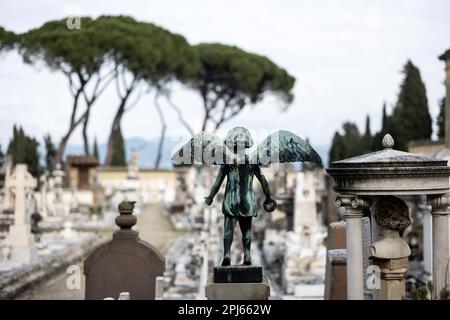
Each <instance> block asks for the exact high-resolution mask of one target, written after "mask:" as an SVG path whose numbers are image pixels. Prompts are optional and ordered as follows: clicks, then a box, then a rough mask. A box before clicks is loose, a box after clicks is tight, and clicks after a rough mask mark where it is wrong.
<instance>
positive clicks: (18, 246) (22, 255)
mask: <svg viewBox="0 0 450 320" xmlns="http://www.w3.org/2000/svg"><path fill="white" fill-rule="evenodd" d="M36 186H37V183H36V179H34V178H33V177H32V176H31V174H30V173H28V171H27V165H26V164H17V165H16V168H15V170H14V173H13V174H12V176H11V188H12V192H13V194H14V224H13V225H12V226H11V227H10V229H9V233H8V236H7V238H6V243H7V245H8V246H9V247H10V248H11V254H10V259H11V260H12V261H14V262H22V263H29V262H31V261H32V260H34V259H35V258H36V248H35V247H34V241H33V236H32V234H31V225H30V221H29V217H28V216H27V208H26V207H27V194H28V193H30V192H32V191H33V189H34V188H36Z"/></svg>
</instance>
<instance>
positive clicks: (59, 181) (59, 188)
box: [52, 163, 66, 216]
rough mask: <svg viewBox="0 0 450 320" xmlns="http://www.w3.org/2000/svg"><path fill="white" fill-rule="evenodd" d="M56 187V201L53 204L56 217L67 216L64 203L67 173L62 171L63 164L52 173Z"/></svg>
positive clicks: (58, 165) (57, 166)
mask: <svg viewBox="0 0 450 320" xmlns="http://www.w3.org/2000/svg"><path fill="white" fill-rule="evenodd" d="M52 175H53V179H54V187H55V201H54V204H53V208H54V214H56V216H63V215H65V208H64V201H63V192H64V190H63V185H64V176H65V175H66V174H65V172H64V171H63V170H62V169H61V164H60V163H58V164H57V165H56V168H55V170H54V171H53V172H52Z"/></svg>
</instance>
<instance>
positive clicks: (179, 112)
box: [166, 96, 195, 137]
mask: <svg viewBox="0 0 450 320" xmlns="http://www.w3.org/2000/svg"><path fill="white" fill-rule="evenodd" d="M166 99H167V101H168V102H169V105H170V106H171V107H172V108H173V109H174V110H175V112H176V113H177V116H178V120H179V121H180V122H181V124H182V125H183V126H184V127H185V128H186V130H187V131H189V134H190V135H191V137H193V136H194V135H195V133H194V130H192V127H191V126H190V125H189V123H187V121H186V120H185V119H184V117H183V113H182V112H181V110H180V108H178V106H177V105H175V104H174V103H173V102H172V100H171V99H170V98H169V97H168V96H166Z"/></svg>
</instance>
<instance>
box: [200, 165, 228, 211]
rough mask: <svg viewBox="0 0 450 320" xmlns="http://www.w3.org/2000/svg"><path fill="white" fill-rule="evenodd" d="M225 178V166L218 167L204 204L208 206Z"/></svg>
mask: <svg viewBox="0 0 450 320" xmlns="http://www.w3.org/2000/svg"><path fill="white" fill-rule="evenodd" d="M226 176H227V166H225V165H222V166H220V169H219V173H218V174H217V178H216V181H215V182H214V184H213V186H212V188H211V191H210V193H209V195H208V196H207V197H205V203H206V204H207V205H208V206H210V205H211V203H212V202H213V199H214V197H215V195H216V194H217V192H219V189H220V186H221V185H222V182H223V180H224V179H225V177H226Z"/></svg>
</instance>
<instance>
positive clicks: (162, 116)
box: [155, 93, 167, 169]
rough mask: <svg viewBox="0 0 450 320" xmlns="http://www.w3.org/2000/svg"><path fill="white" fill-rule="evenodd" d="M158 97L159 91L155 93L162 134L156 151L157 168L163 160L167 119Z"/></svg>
mask: <svg viewBox="0 0 450 320" xmlns="http://www.w3.org/2000/svg"><path fill="white" fill-rule="evenodd" d="M158 97H159V93H157V94H156V95H155V106H156V110H157V111H158V115H159V119H160V120H161V135H160V137H159V142H158V150H157V153H156V160H155V169H158V168H159V165H160V162H161V155H162V150H163V145H164V139H165V137H166V127H167V126H166V121H165V119H164V114H163V112H162V110H161V107H160V105H159V103H158Z"/></svg>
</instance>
